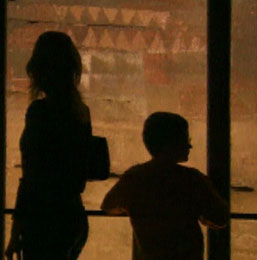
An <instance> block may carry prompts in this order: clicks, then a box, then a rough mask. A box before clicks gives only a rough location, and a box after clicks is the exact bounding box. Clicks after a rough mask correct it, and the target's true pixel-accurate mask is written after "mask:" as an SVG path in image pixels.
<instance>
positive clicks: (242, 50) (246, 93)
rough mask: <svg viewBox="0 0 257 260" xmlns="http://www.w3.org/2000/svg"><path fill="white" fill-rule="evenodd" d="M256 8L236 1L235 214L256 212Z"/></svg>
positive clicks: (233, 98)
mask: <svg viewBox="0 0 257 260" xmlns="http://www.w3.org/2000/svg"><path fill="white" fill-rule="evenodd" d="M256 8H257V6H256V1H240V0H234V1H233V12H232V71H231V120H232V121H231V128H232V129H231V139H232V140H231V142H232V162H231V166H232V180H231V182H232V211H234V212H248V213H256V212H257V203H256V202H257V200H256V198H257V193H256V189H257V161H256V155H257V150H256V147H257V138H256V135H255V133H256V130H257V124H256V115H257V113H256V112H257V110H256V109H257V106H256V100H257V88H256V75H257V74H256V66H257V59H256V58H257V48H256V43H257V19H256V14H257V9H256Z"/></svg>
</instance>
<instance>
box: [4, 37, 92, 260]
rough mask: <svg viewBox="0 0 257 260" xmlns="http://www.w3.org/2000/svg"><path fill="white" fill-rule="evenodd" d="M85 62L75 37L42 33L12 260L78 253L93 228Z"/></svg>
mask: <svg viewBox="0 0 257 260" xmlns="http://www.w3.org/2000/svg"><path fill="white" fill-rule="evenodd" d="M81 71H82V64H81V58H80V55H79V53H78V51H77V49H76V47H75V46H74V44H73V42H72V41H71V39H70V37H69V36H67V35H66V34H64V33H60V32H46V33H43V34H42V35H41V36H40V37H39V39H38V40H37V42H36V45H35V48H34V50H33V54H32V57H31V59H30V60H29V62H28V64H27V74H28V76H29V78H30V81H31V85H30V91H31V97H32V99H33V100H34V101H33V102H32V103H31V105H30V106H29V108H28V110H27V113H26V124H25V129H24V131H23V134H22V136H21V140H20V149H21V154H22V169H23V177H22V178H21V182H20V186H19V189H18V195H17V201H16V208H15V213H14V216H13V226H12V233H11V239H10V242H9V245H8V248H7V250H6V256H7V258H8V259H12V257H13V254H14V253H17V254H18V257H19V256H20V254H21V251H22V253H23V257H24V258H23V259H24V260H31V259H42V260H43V259H44V260H48V259H49V260H50V259H51V260H63V259H65V260H71V259H77V258H78V255H79V253H80V252H81V249H82V248H83V246H84V244H85V242H86V240H87V234H88V221H87V216H86V214H85V209H84V207H83V204H82V200H81V196H80V194H81V193H82V192H83V190H84V189H85V183H86V179H87V177H86V174H87V166H86V165H87V162H86V159H87V148H88V147H87V144H88V138H89V137H90V135H91V122H90V113H89V109H88V107H87V106H86V105H84V104H83V102H82V100H81V97H80V94H79V91H78V89H77V86H78V84H79V83H80V78H81Z"/></svg>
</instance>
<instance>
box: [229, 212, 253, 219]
mask: <svg viewBox="0 0 257 260" xmlns="http://www.w3.org/2000/svg"><path fill="white" fill-rule="evenodd" d="M230 218H232V219H246V220H257V214H256V213H231V215H230Z"/></svg>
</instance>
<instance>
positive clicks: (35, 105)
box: [26, 99, 46, 120]
mask: <svg viewBox="0 0 257 260" xmlns="http://www.w3.org/2000/svg"><path fill="white" fill-rule="evenodd" d="M45 111H46V102H45V100H44V99H37V100H34V101H32V102H31V104H30V105H29V106H28V109H27V112H26V120H30V119H33V118H38V117H41V116H42V115H43V114H44V113H45Z"/></svg>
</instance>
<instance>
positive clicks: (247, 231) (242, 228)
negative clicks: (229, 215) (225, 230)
mask: <svg viewBox="0 0 257 260" xmlns="http://www.w3.org/2000/svg"><path fill="white" fill-rule="evenodd" d="M231 231H232V234H231V245H232V247H231V259H233V260H254V259H256V255H257V237H256V234H257V222H256V221H251V220H250V221H249V220H248V221H244V220H232V227H231Z"/></svg>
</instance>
